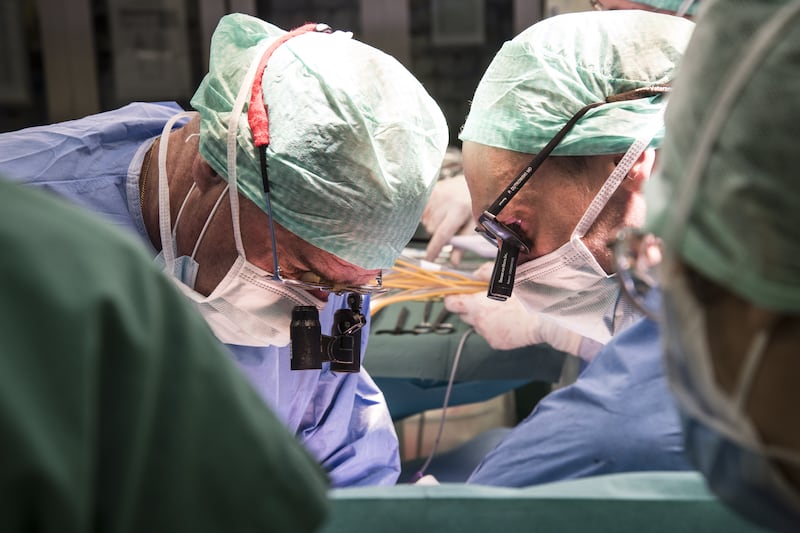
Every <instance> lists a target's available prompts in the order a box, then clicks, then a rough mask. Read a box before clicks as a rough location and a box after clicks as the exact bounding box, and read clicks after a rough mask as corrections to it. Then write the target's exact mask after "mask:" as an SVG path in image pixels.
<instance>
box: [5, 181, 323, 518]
mask: <svg viewBox="0 0 800 533" xmlns="http://www.w3.org/2000/svg"><path fill="white" fill-rule="evenodd" d="M0 249H2V250H3V253H2V254H0V293H2V295H3V297H2V298H0V339H2V342H3V349H2V357H0V435H2V444H0V449H2V453H0V517H2V518H1V519H0V521H1V522H2V530H3V532H4V533H22V532H28V531H39V532H59V533H63V532H82V531H104V532H120V533H121V532H127V531H148V532H172V531H194V532H205V531H208V532H217V531H309V532H310V531H317V529H318V527H319V526H320V524H322V522H323V519H324V518H325V516H326V514H327V507H328V504H327V502H326V497H327V492H326V489H327V481H326V479H325V474H324V472H323V471H322V470H321V469H320V468H319V466H318V465H317V464H316V461H315V460H314V459H313V458H312V457H311V456H310V455H309V454H308V453H307V452H306V451H305V450H303V448H302V447H301V446H300V445H299V444H298V443H297V441H296V439H295V438H294V436H293V435H291V434H290V433H289V432H288V431H286V429H285V428H284V427H283V425H282V424H281V422H280V421H279V420H278V419H277V417H275V416H274V415H273V414H272V413H271V412H270V411H269V409H268V408H267V407H266V406H265V405H264V403H263V401H262V400H261V398H260V397H259V396H258V394H256V392H255V391H254V390H253V388H252V387H251V386H250V384H249V383H247V380H246V379H245V378H244V377H243V376H242V375H241V373H240V372H239V371H238V370H237V369H236V368H235V365H234V364H233V363H232V362H231V361H229V360H228V358H227V356H226V355H225V349H224V347H223V346H222V345H221V344H219V342H218V341H217V340H216V339H215V338H214V335H213V333H212V332H211V331H210V330H209V328H208V325H207V324H206V323H205V321H204V320H203V318H202V317H200V316H199V314H198V313H197V312H196V310H194V309H193V308H192V306H191V304H189V302H188V301H187V300H186V299H185V298H184V297H183V296H182V295H181V294H180V293H179V291H178V290H177V289H176V288H175V287H174V286H173V285H172V284H171V283H170V282H169V281H168V280H167V279H166V278H164V276H163V275H161V273H160V272H159V269H158V268H156V267H155V266H154V265H153V262H152V259H151V258H150V257H148V255H147V254H146V253H144V251H143V250H142V247H141V246H140V245H139V243H137V242H136V241H135V240H134V239H132V238H131V237H130V236H129V235H126V234H124V233H123V232H121V231H119V230H117V229H115V228H113V227H110V226H109V225H108V224H107V223H105V222H104V221H102V220H100V219H99V217H97V216H95V215H93V214H91V213H87V212H86V211H84V210H80V209H77V208H76V207H75V206H73V205H69V204H67V202H64V201H62V200H60V199H57V198H54V197H53V196H52V195H49V194H46V193H43V192H41V191H36V190H33V189H31V188H29V187H22V186H20V185H18V184H13V183H10V182H9V181H7V180H5V179H0Z"/></svg>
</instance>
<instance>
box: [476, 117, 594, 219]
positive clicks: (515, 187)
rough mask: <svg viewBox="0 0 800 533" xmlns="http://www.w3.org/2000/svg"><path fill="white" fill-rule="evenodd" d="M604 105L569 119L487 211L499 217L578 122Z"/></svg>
mask: <svg viewBox="0 0 800 533" xmlns="http://www.w3.org/2000/svg"><path fill="white" fill-rule="evenodd" d="M604 103H605V102H596V103H594V104H589V105H587V106H585V107H583V108H581V109H580V110H579V111H578V112H577V113H575V115H574V116H573V117H572V118H571V119H569V121H567V123H566V124H564V127H562V128H561V129H560V130H559V131H558V133H556V135H555V137H553V138H552V139H550V142H548V143H547V144H546V145H545V147H544V148H542V150H541V151H540V152H539V153H538V154H536V155H535V156H534V157H533V159H531V162H530V163H528V166H527V167H525V169H523V171H522V172H520V173H519V175H518V176H517V177H516V179H515V180H514V181H512V182H511V183H510V184H509V185H508V187H506V190H505V191H503V193H502V194H501V195H500V196H499V197H498V198H497V200H495V201H494V203H493V204H492V205H491V206H489V209H487V210H486V212H487V213H489V214H491V215H497V214H498V213H499V212H500V210H501V209H503V207H505V206H506V204H507V203H508V202H510V201H511V199H512V198H514V196H515V195H516V194H517V193H518V192H519V190H520V189H521V188H522V186H523V185H525V183H526V182H527V181H528V180H529V179H530V177H531V176H533V173H534V172H536V169H538V168H539V167H540V166H541V165H542V163H543V162H544V160H545V159H547V157H548V156H549V155H550V152H552V151H553V150H555V148H556V146H558V143H560V142H561V141H562V139H564V137H565V136H566V135H567V133H569V131H570V130H571V129H572V127H573V126H574V125H575V123H576V122H578V120H580V118H581V117H582V116H583V115H585V114H586V112H587V111H589V110H590V109H592V108H593V107H597V106H599V105H603V104H604Z"/></svg>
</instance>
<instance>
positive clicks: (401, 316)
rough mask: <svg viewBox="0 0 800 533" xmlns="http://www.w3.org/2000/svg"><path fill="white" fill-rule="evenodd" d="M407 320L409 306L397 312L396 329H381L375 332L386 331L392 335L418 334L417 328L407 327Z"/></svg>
mask: <svg viewBox="0 0 800 533" xmlns="http://www.w3.org/2000/svg"><path fill="white" fill-rule="evenodd" d="M406 320H408V307H406V306H403V308H402V309H400V312H399V313H398V314H397V324H395V326H394V329H380V330H378V331H376V332H375V334H376V335H381V334H384V333H389V334H391V335H403V334H405V333H410V334H411V335H416V334H417V333H418V331H416V328H414V329H405V327H406Z"/></svg>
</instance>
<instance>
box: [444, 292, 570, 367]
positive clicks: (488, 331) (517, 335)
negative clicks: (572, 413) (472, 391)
mask: <svg viewBox="0 0 800 533" xmlns="http://www.w3.org/2000/svg"><path fill="white" fill-rule="evenodd" d="M444 305H445V307H447V309H448V310H450V311H451V312H453V313H457V314H458V315H459V317H460V318H461V320H462V321H464V322H466V323H467V324H469V325H471V326H472V327H473V328H475V331H476V332H478V333H479V334H480V335H481V336H482V337H483V338H484V339H486V342H488V343H489V346H491V347H492V348H494V349H495V350H511V349H513V348H520V347H522V346H531V345H533V344H539V343H542V342H546V343H547V344H549V345H550V346H552V347H553V348H555V349H556V350H561V351H563V352H567V353H570V354H573V355H578V351H579V348H580V345H581V341H582V340H583V337H582V336H581V335H579V334H577V333H575V332H573V331H570V330H568V329H565V328H563V327H561V326H559V325H558V324H556V323H555V322H553V321H552V320H550V319H549V318H547V316H546V315H543V314H541V313H531V312H530V311H528V310H527V309H526V308H525V306H524V305H522V302H520V301H519V299H517V298H515V297H514V295H513V294H512V295H511V297H510V298H509V299H508V300H506V301H505V302H498V301H497V300H490V299H489V298H487V297H486V293H485V292H479V293H475V294H456V295H450V296H446V297H445V299H444Z"/></svg>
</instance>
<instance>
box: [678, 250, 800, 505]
mask: <svg viewBox="0 0 800 533" xmlns="http://www.w3.org/2000/svg"><path fill="white" fill-rule="evenodd" d="M679 268H683V269H684V272H685V273H686V275H687V277H688V280H689V287H690V288H691V291H692V293H693V294H694V296H695V297H696V298H697V300H698V301H699V302H700V305H701V307H702V308H703V310H704V311H705V317H706V338H707V339H708V345H709V350H710V352H711V363H712V367H713V369H714V377H715V378H716V380H717V383H718V384H719V386H720V388H721V389H722V390H723V391H725V392H726V393H728V394H731V395H732V394H733V393H734V391H735V390H736V388H737V385H738V383H739V380H740V378H741V371H742V367H743V364H744V360H745V355H746V352H747V350H748V349H749V347H750V345H751V343H752V342H753V338H754V337H755V336H756V334H757V333H758V332H759V331H761V330H763V329H765V328H766V329H768V330H769V331H770V336H769V342H768V344H767V347H766V350H765V352H764V354H763V356H762V364H761V366H760V367H759V369H758V371H757V373H756V375H755V378H754V381H753V384H752V389H751V392H750V395H749V397H748V399H747V401H746V403H745V410H746V412H747V414H748V415H749V416H750V419H751V420H752V421H753V423H754V424H755V426H756V428H757V430H758V432H759V434H760V435H761V437H762V439H763V440H764V442H765V443H766V444H771V445H775V446H781V447H784V448H788V449H791V450H794V451H795V454H797V455H800V425H798V424H796V423H794V421H795V420H797V406H798V405H800V387H798V385H797V376H800V358H798V357H797V344H798V332H799V331H800V316H796V315H787V314H783V313H777V312H774V311H770V310H767V309H764V308H763V307H759V306H757V305H754V304H752V303H751V302H749V301H747V300H745V299H744V298H742V297H740V296H738V295H737V294H735V293H733V292H731V291H730V290H728V289H725V288H723V287H722V286H720V285H718V284H716V283H714V282H712V281H710V280H709V279H708V278H707V277H705V276H703V275H701V274H699V273H697V271H695V270H693V269H691V268H690V267H687V266H685V265H680V266H679ZM778 465H779V467H780V468H781V469H782V471H783V473H784V474H785V475H786V477H787V478H788V480H789V481H790V482H791V483H792V484H793V485H794V487H796V488H797V490H798V491H800V466H797V465H790V464H787V463H782V462H780V461H778Z"/></svg>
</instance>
